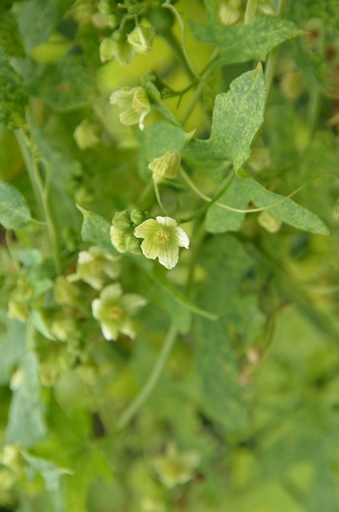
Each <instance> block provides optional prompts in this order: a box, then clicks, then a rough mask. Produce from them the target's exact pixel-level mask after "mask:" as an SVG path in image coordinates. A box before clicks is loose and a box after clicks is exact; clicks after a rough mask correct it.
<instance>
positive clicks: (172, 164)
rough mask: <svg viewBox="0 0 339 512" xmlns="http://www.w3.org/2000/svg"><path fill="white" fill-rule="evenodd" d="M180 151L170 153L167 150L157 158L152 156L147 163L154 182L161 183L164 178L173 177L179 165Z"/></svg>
mask: <svg viewBox="0 0 339 512" xmlns="http://www.w3.org/2000/svg"><path fill="white" fill-rule="evenodd" d="M180 160H181V158H180V153H171V152H170V151H167V152H166V153H165V154H164V155H162V156H160V157H159V158H154V159H153V160H152V162H151V163H150V164H149V165H148V168H149V169H150V170H151V171H152V173H153V175H152V178H153V181H154V183H155V184H158V183H161V182H162V181H164V180H165V179H170V180H171V179H172V180H173V179H174V178H175V177H176V175H177V172H178V169H179V166H180Z"/></svg>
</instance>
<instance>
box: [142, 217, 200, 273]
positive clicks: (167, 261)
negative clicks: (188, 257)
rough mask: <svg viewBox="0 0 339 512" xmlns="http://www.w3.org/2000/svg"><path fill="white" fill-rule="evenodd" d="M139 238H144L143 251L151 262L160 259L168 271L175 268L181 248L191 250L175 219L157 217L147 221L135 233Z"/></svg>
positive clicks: (186, 236)
mask: <svg viewBox="0 0 339 512" xmlns="http://www.w3.org/2000/svg"><path fill="white" fill-rule="evenodd" d="M134 234H135V236H136V237H137V238H143V239H144V240H143V242H142V243H141V250H142V252H143V254H144V256H146V258H149V259H151V260H155V259H156V258H158V259H159V263H161V265H164V267H166V268H167V269H171V268H173V267H175V265H176V264H177V263H178V259H179V247H185V249H188V248H189V243H190V241H189V238H188V235H187V234H186V233H185V231H184V230H183V229H182V228H180V227H179V226H178V224H177V221H176V220H175V219H171V218H170V217H160V216H158V217H156V218H155V219H148V220H145V221H144V222H143V223H142V224H140V225H139V226H138V227H137V228H136V229H135V231H134Z"/></svg>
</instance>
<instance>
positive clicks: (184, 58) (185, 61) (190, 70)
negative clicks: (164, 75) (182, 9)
mask: <svg viewBox="0 0 339 512" xmlns="http://www.w3.org/2000/svg"><path fill="white" fill-rule="evenodd" d="M162 7H164V8H165V9H169V10H170V11H172V13H173V14H174V16H175V17H176V18H177V20H178V22H179V25H180V30H181V47H180V46H179V45H178V43H177V41H176V39H174V37H173V35H172V33H171V32H168V33H167V34H166V40H167V42H168V43H169V44H170V46H171V48H172V50H173V52H174V54H175V56H176V57H177V59H178V61H179V62H180V64H181V65H182V66H183V67H184V69H185V71H186V72H187V75H188V76H189V77H190V78H191V79H193V78H198V79H199V75H198V74H197V73H196V71H195V69H194V67H193V65H192V63H191V61H190V58H189V56H188V53H187V50H186V42H185V25H184V22H183V21H182V18H181V16H180V14H179V13H178V11H177V10H176V8H175V7H174V6H173V5H172V4H170V3H167V2H166V3H164V4H162Z"/></svg>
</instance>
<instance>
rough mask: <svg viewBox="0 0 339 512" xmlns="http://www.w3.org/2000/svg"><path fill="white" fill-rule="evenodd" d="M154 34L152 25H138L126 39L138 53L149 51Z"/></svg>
mask: <svg viewBox="0 0 339 512" xmlns="http://www.w3.org/2000/svg"><path fill="white" fill-rule="evenodd" d="M154 36H155V32H154V29H153V27H146V26H145V25H138V26H136V27H135V29H134V30H133V31H132V32H131V33H130V34H128V36H127V41H128V42H129V44H130V45H132V46H133V48H134V49H135V51H136V52H138V53H149V52H150V51H151V49H152V43H153V39H154Z"/></svg>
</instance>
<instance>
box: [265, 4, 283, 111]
mask: <svg viewBox="0 0 339 512" xmlns="http://www.w3.org/2000/svg"><path fill="white" fill-rule="evenodd" d="M286 6H287V0H278V3H277V16H283V15H284V13H285V10H286ZM278 53H279V47H278V48H274V49H273V50H272V51H271V52H270V53H269V55H268V57H267V63H266V69H265V81H266V103H267V102H268V98H269V95H270V91H271V87H272V83H273V77H274V71H275V67H276V64H277V60H278Z"/></svg>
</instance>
